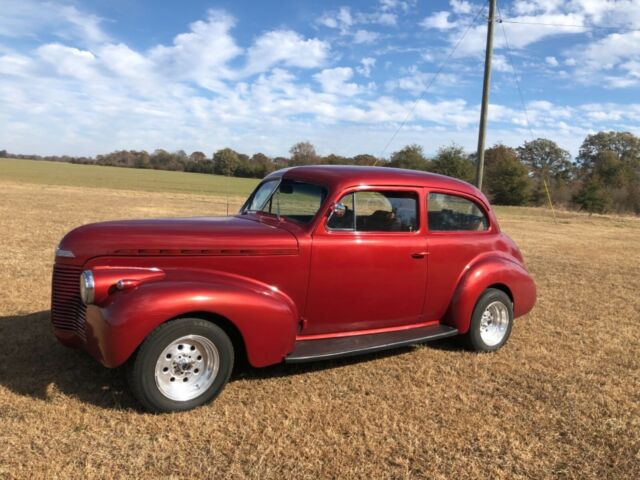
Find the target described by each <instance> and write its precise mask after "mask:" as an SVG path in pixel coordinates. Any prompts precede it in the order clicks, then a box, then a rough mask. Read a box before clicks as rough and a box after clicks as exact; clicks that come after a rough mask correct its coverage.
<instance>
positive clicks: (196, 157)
mask: <svg viewBox="0 0 640 480" xmlns="http://www.w3.org/2000/svg"><path fill="white" fill-rule="evenodd" d="M206 159H207V156H206V155H205V154H204V153H203V152H199V151H195V152H192V153H191V155H189V160H191V161H192V162H204V161H205V160H206Z"/></svg>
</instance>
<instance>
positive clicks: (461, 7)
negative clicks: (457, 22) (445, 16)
mask: <svg viewBox="0 0 640 480" xmlns="http://www.w3.org/2000/svg"><path fill="white" fill-rule="evenodd" d="M449 4H450V5H451V9H452V10H453V12H454V13H457V14H468V13H471V11H472V9H473V7H472V6H471V4H470V3H469V2H467V1H465V0H449Z"/></svg>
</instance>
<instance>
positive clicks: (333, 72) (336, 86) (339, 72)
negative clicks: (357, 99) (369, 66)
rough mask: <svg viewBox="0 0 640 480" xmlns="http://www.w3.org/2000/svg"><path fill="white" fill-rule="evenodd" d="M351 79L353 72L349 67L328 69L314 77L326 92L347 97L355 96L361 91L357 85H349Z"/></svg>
mask: <svg viewBox="0 0 640 480" xmlns="http://www.w3.org/2000/svg"><path fill="white" fill-rule="evenodd" d="M351 77H353V70H352V69H351V68H349V67H338V68H328V69H325V70H322V71H321V72H320V73H316V74H315V75H314V76H313V78H314V79H315V80H316V81H317V82H318V83H319V84H320V85H321V87H322V90H323V91H324V92H326V93H333V94H335V95H346V96H352V95H355V94H356V93H358V91H359V90H360V88H359V87H358V84H357V83H348V81H349V80H350V79H351Z"/></svg>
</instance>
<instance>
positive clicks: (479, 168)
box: [476, 0, 496, 190]
mask: <svg viewBox="0 0 640 480" xmlns="http://www.w3.org/2000/svg"><path fill="white" fill-rule="evenodd" d="M495 19H496V0H489V20H488V22H487V51H486V53H485V57H484V82H483V84H482V109H481V110H480V132H479V134H478V160H477V162H478V163H477V164H476V186H477V187H478V188H479V189H481V190H482V175H483V174H484V142H485V138H486V136H487V114H488V113H489V88H490V83H491V57H492V55H493V24H494V23H495Z"/></svg>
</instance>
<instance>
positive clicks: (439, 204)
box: [428, 193, 489, 232]
mask: <svg viewBox="0 0 640 480" xmlns="http://www.w3.org/2000/svg"><path fill="white" fill-rule="evenodd" d="M428 207H429V209H428V212H429V213H428V218H429V230H431V231H436V232H437V231H461V230H465V231H468V230H475V231H484V230H488V229H489V219H488V218H487V216H486V215H485V213H484V211H483V210H482V209H481V208H480V207H478V205H476V204H475V203H474V202H472V201H470V200H467V199H466V198H464V197H459V196H457V195H447V194H445V193H430V194H429V205H428Z"/></svg>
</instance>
